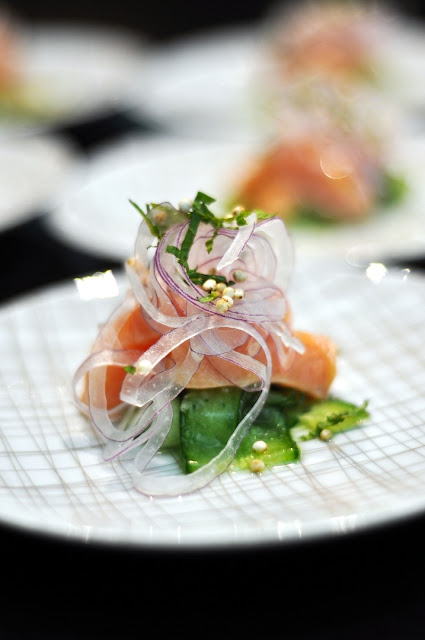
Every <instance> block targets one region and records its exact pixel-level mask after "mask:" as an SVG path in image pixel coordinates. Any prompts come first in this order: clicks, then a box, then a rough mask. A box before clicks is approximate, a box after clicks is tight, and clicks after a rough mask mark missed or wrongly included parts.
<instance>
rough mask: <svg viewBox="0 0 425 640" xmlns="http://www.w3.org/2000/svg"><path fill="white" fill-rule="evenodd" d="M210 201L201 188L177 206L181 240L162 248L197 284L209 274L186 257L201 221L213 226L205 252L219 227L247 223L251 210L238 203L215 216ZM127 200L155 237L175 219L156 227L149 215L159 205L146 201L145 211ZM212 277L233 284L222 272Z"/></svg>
mask: <svg viewBox="0 0 425 640" xmlns="http://www.w3.org/2000/svg"><path fill="white" fill-rule="evenodd" d="M213 202H215V199H214V198H211V196H208V195H206V194H205V193H202V191H198V193H197V194H196V197H195V199H194V200H193V203H192V205H191V206H190V208H188V209H186V208H185V209H183V208H180V209H179V211H178V212H176V213H177V214H178V216H179V218H181V219H183V220H184V219H186V220H188V221H189V224H188V227H187V231H186V235H185V237H184V238H183V242H182V243H181V247H180V248H179V247H176V246H173V245H168V246H167V248H166V252H167V253H171V254H172V255H173V256H175V257H176V258H177V262H178V263H179V264H180V265H181V266H182V267H183V268H184V269H185V271H186V273H187V276H188V278H189V279H190V280H191V281H192V282H193V284H196V285H200V286H202V285H203V284H204V282H206V281H207V280H208V279H209V278H211V274H207V273H200V272H199V271H198V269H197V267H195V268H194V269H191V268H190V267H189V263H188V258H189V252H190V249H191V247H192V245H193V242H194V240H195V237H196V234H197V231H198V228H199V225H200V224H201V222H204V223H205V224H209V225H211V226H212V227H213V229H214V233H213V235H212V236H211V237H210V238H208V240H206V242H205V247H206V250H207V252H208V253H211V251H212V248H213V245H214V240H215V238H216V237H217V234H218V232H219V230H220V229H222V228H225V227H234V226H235V225H236V227H242V226H244V225H246V224H247V221H246V218H247V217H248V216H249V215H250V214H251V213H252V211H245V210H244V209H243V208H242V207H235V208H234V209H233V211H232V213H231V214H228V215H226V216H225V217H224V218H218V217H217V216H216V215H215V214H214V213H213V212H212V211H211V210H210V208H209V205H211V204H212V203H213ZM130 203H131V204H132V205H133V207H135V209H136V210H137V211H138V212H139V213H140V214H141V215H142V217H143V219H144V221H145V222H146V224H147V226H148V228H149V230H150V232H151V233H152V235H153V236H154V237H156V238H158V240H161V239H162V238H163V236H164V234H165V231H166V230H167V229H168V228H169V227H170V226H172V224H174V223H175V220H172V221H171V220H170V221H169V222H172V224H168V225H167V224H162V225H161V227H162V228H160V226H158V225H157V224H155V221H154V217H153V215H152V212H153V211H154V209H155V208H156V207H158V206H159V205H156V204H153V203H152V204H150V205H149V204H147V205H146V213H145V212H144V211H143V210H142V209H141V208H140V207H139V206H138V205H137V204H136V203H135V202H133V201H132V200H130ZM174 211H175V210H174ZM254 213H256V214H257V219H258V220H267V219H268V218H272V217H273V216H274V215H275V214H266V213H264V212H263V211H259V210H255V211H254ZM174 218H175V216H174ZM214 280H215V281H216V282H217V283H219V282H222V283H224V284H225V285H226V286H231V285H232V284H234V282H233V281H232V280H227V279H226V278H225V277H224V276H220V275H217V274H214ZM217 295H218V294H217V293H214V292H212V293H210V294H208V295H207V296H204V297H203V298H199V300H200V302H210V301H211V300H214V299H215V298H216V297H217Z"/></svg>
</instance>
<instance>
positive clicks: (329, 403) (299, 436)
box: [291, 397, 369, 442]
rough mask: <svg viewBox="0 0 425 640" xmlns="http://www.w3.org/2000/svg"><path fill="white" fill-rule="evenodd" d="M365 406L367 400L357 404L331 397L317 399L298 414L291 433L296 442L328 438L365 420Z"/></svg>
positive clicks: (366, 416) (367, 414) (366, 413)
mask: <svg viewBox="0 0 425 640" xmlns="http://www.w3.org/2000/svg"><path fill="white" fill-rule="evenodd" d="M366 407H367V402H365V403H364V404H363V405H361V406H357V405H355V404H351V403H350V402H345V401H344V400H340V399H339V398H332V397H330V398H327V399H326V400H321V401H317V402H315V403H313V404H312V406H311V408H310V409H309V410H308V411H306V412H305V413H301V414H300V415H299V417H298V420H297V422H296V424H295V425H294V426H293V427H292V428H291V435H292V437H293V438H294V440H296V441H297V442H300V441H303V440H304V441H305V440H311V439H312V438H318V437H323V438H324V439H328V437H331V436H332V435H334V434H335V433H340V432H341V431H348V430H349V429H354V427H357V426H358V425H359V423H360V422H362V421H363V420H366V419H367V418H368V417H369V412H368V411H367V410H366ZM324 430H327V431H328V432H329V433H326V432H324Z"/></svg>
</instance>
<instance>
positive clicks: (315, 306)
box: [0, 271, 425, 544]
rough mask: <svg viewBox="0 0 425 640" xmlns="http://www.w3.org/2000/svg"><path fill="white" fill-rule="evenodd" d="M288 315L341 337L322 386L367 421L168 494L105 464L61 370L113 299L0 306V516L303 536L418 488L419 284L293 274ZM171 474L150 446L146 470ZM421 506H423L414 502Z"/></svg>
mask: <svg viewBox="0 0 425 640" xmlns="http://www.w3.org/2000/svg"><path fill="white" fill-rule="evenodd" d="M291 300H292V303H293V307H294V313H295V318H296V325H297V326H298V327H300V328H307V329H312V330H315V331H316V332H323V333H326V334H328V335H331V336H332V337H333V338H334V339H335V341H336V342H337V344H338V345H339V348H340V354H339V370H338V376H337V378H336V380H335V383H334V387H333V390H334V392H335V393H337V394H338V395H342V396H344V397H346V398H347V399H351V400H353V401H356V402H362V401H363V400H364V399H368V400H369V408H370V412H371V419H370V420H368V421H367V422H366V423H365V424H364V426H363V427H362V428H360V429H357V430H353V431H351V432H347V433H345V434H340V435H339V436H337V437H335V438H334V439H333V440H331V441H330V442H329V443H323V442H319V441H311V442H308V443H305V444H304V445H303V455H302V460H301V462H299V463H296V464H291V465H288V466H285V467H281V468H275V469H273V470H270V471H267V472H265V473H263V474H260V475H254V474H246V473H241V472H239V473H237V472H234V473H225V474H223V475H222V476H221V477H219V478H217V479H216V480H215V481H214V482H212V483H211V484H210V485H209V486H208V487H205V488H204V489H203V490H201V491H198V492H196V493H193V494H191V495H187V496H182V497H179V498H167V497H165V498H155V499H152V498H149V497H147V496H143V495H141V494H139V493H138V492H136V491H135V490H134V489H133V487H132V478H131V466H132V460H131V458H127V459H121V460H118V461H115V462H113V463H110V462H105V461H104V459H103V455H102V447H101V445H100V443H99V441H98V439H97V436H96V434H95V433H94V432H93V430H92V429H91V427H90V425H89V424H88V423H87V421H86V419H85V418H84V417H83V416H81V415H80V414H79V412H78V410H77V409H76V408H75V406H74V404H73V400H72V394H71V380H72V375H73V373H74V371H75V369H76V367H77V366H78V364H80V362H81V361H82V359H83V358H84V357H85V356H86V355H87V353H88V350H89V347H90V344H91V342H92V340H93V338H94V336H95V334H96V331H97V327H98V325H99V324H100V323H102V322H104V321H105V319H106V317H107V315H108V313H109V312H110V311H111V310H112V309H113V308H114V307H115V305H116V304H117V299H116V298H112V299H103V300H100V299H94V300H90V301H87V300H86V301H85V300H81V299H80V298H79V296H78V294H77V291H76V289H75V287H74V286H73V285H67V286H64V287H55V288H53V289H51V290H48V291H46V292H45V293H43V294H39V295H36V296H32V297H29V298H26V299H23V300H22V301H20V302H16V303H14V304H13V305H9V306H8V307H6V308H5V309H4V310H3V311H2V312H1V313H0V349H1V353H2V359H3V366H2V369H1V374H0V376H1V378H0V385H1V386H0V421H1V431H0V517H1V518H2V519H4V520H9V521H12V522H15V523H19V524H23V525H24V526H29V527H35V528H42V529H44V530H50V531H57V532H60V533H62V534H66V535H76V536H78V537H82V536H88V537H92V538H95V539H105V540H118V541H120V542H126V541H128V542H136V543H149V542H167V543H171V544H173V543H181V542H185V541H188V542H190V541H192V542H193V541H195V542H206V543H208V542H214V541H217V542H220V541H221V542H226V543H229V542H233V541H235V542H240V541H244V540H248V541H254V540H263V539H282V538H291V537H293V536H298V535H302V534H303V532H304V531H308V530H309V528H312V529H313V530H314V528H315V527H316V528H317V526H318V523H324V522H326V523H327V526H328V527H330V528H331V529H332V528H335V527H336V528H341V527H342V528H344V527H347V526H358V523H359V522H361V519H362V518H363V517H366V519H367V518H368V517H370V516H372V515H373V514H375V513H379V512H380V511H382V512H388V513H390V512H391V513H393V514H395V515H397V513H402V512H403V511H404V510H405V509H406V505H409V504H411V503H412V504H413V503H415V504H417V503H420V502H421V499H422V496H423V495H424V489H425V424H424V419H423V416H424V415H425V355H424V353H423V334H424V327H425V283H424V280H422V279H420V278H413V277H410V278H408V279H407V280H404V279H403V278H402V277H401V275H400V274H391V275H388V276H387V277H386V278H384V279H383V281H382V282H381V283H380V284H379V285H375V284H373V283H372V282H370V281H368V280H367V278H365V277H364V276H363V275H361V276H360V275H358V274H355V275H351V274H342V275H340V276H334V275H333V274H326V273H325V274H322V275H319V274H318V273H317V272H316V271H312V272H311V273H308V274H306V273H304V274H303V278H302V281H301V282H300V284H297V281H295V282H294V285H293V287H292V292H291ZM175 471H176V463H175V461H174V460H173V459H172V458H171V457H169V456H165V455H163V456H158V457H157V458H156V459H155V460H154V463H153V464H152V465H151V467H150V469H149V471H148V472H149V473H170V472H175ZM424 506H425V503H424Z"/></svg>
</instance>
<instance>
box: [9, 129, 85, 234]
mask: <svg viewBox="0 0 425 640" xmlns="http://www.w3.org/2000/svg"><path fill="white" fill-rule="evenodd" d="M77 162H78V166H80V160H79V157H78V155H77V153H76V151H75V150H74V149H73V148H72V146H71V145H70V144H69V143H68V142H67V141H66V140H65V139H63V138H59V137H53V136H40V137H31V138H19V139H17V140H15V141H13V142H10V141H9V142H6V141H3V142H2V143H1V144H0V230H4V229H6V228H7V227H10V226H12V225H14V224H17V223H19V222H23V221H25V220H26V219H28V218H30V217H31V216H33V215H35V214H40V213H42V212H44V211H46V210H48V209H49V208H50V207H56V206H57V205H58V201H59V200H60V198H61V196H62V194H63V189H65V187H67V186H68V184H69V179H70V176H71V174H73V172H74V170H75V169H76V167H77Z"/></svg>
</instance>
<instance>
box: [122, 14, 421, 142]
mask: <svg viewBox="0 0 425 640" xmlns="http://www.w3.org/2000/svg"><path fill="white" fill-rule="evenodd" d="M266 18H267V19H266V20H264V21H259V22H258V23H257V25H255V26H252V25H251V26H249V27H248V26H246V25H243V24H241V25H239V26H238V27H233V28H222V29H215V30H211V31H205V32H200V33H198V34H195V35H192V36H190V37H182V38H180V39H179V40H178V41H177V42H176V41H174V42H172V43H171V44H169V45H168V46H167V45H162V46H161V47H158V48H157V49H156V50H151V51H150V52H149V55H147V56H146V59H145V60H144V65H143V68H141V70H140V73H139V76H140V79H139V81H135V82H133V83H132V85H131V87H129V91H128V93H127V99H128V102H129V104H131V106H132V108H133V110H134V113H135V114H136V115H137V114H138V115H139V116H141V117H142V118H143V117H145V116H148V117H149V118H150V119H151V120H152V121H153V122H156V123H157V124H158V125H161V126H163V127H165V130H166V131H170V132H173V133H177V134H180V135H192V136H202V137H204V138H205V137H209V138H211V139H221V140H232V141H246V140H250V141H251V140H261V139H264V137H265V136H267V135H269V134H270V133H272V132H273V128H274V127H275V126H276V123H273V116H272V112H270V107H269V102H270V100H271V99H272V98H273V96H275V94H276V90H277V92H278V94H279V93H280V90H279V85H280V83H281V82H282V79H281V78H278V77H276V74H275V72H274V70H273V63H272V61H271V58H270V49H269V47H270V35H271V29H275V28H276V24H275V22H276V20H273V18H272V17H271V16H266ZM384 34H385V37H383V38H382V39H381V40H380V42H379V46H378V47H377V48H378V52H377V54H376V60H375V62H374V67H375V68H376V72H377V74H378V76H379V83H378V85H377V86H376V87H371V90H373V89H375V90H376V93H377V94H379V95H381V96H382V97H383V98H384V99H385V101H386V102H390V103H393V106H394V108H395V109H399V110H400V117H403V118H406V120H407V121H408V120H409V119H410V118H411V115H412V114H410V109H411V108H412V107H413V108H414V109H416V108H418V107H423V106H424V105H425V77H424V73H425V64H424V56H425V38H424V30H423V28H422V27H421V25H420V23H418V24H416V23H414V22H410V23H409V22H407V21H402V20H401V19H395V20H394V21H393V22H392V23H391V27H390V28H387V29H386V30H385V31H384ZM378 87H380V88H379V90H378Z"/></svg>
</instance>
